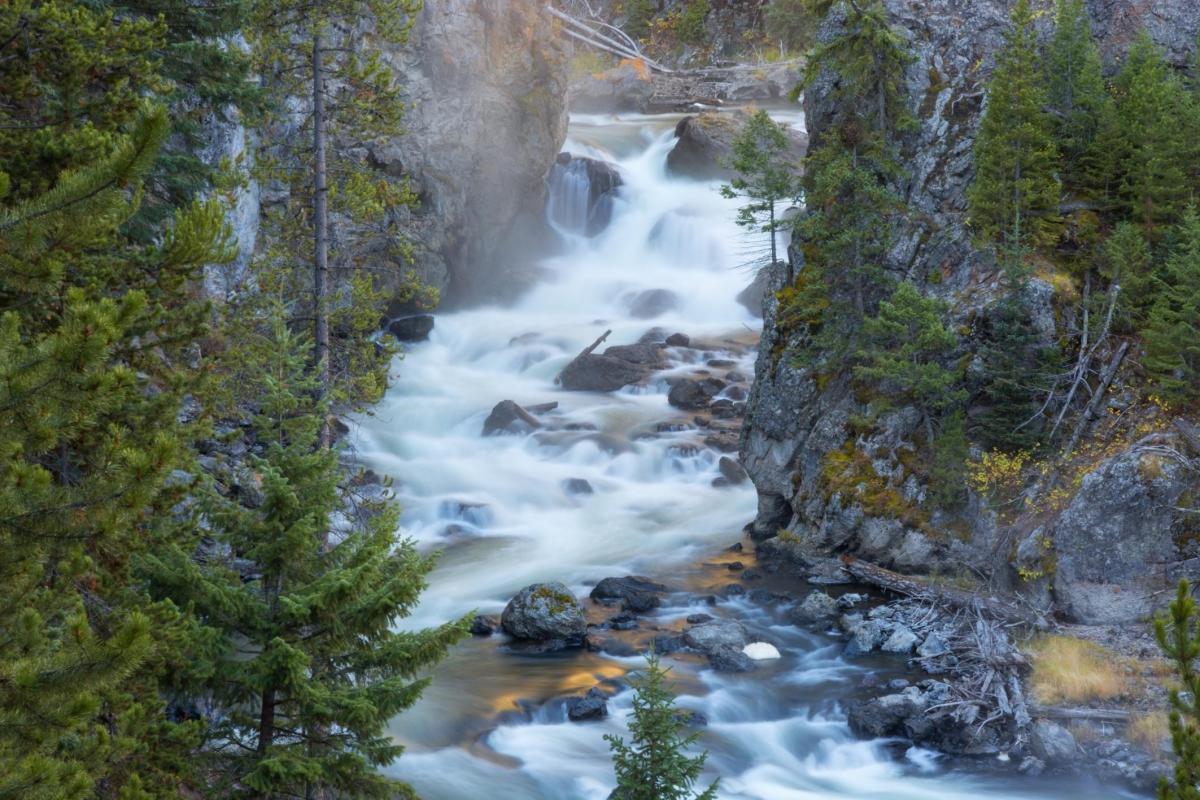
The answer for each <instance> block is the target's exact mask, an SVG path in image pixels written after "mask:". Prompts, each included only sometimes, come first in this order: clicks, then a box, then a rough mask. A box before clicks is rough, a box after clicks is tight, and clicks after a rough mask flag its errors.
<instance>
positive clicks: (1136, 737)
mask: <svg viewBox="0 0 1200 800" xmlns="http://www.w3.org/2000/svg"><path fill="white" fill-rule="evenodd" d="M1125 737H1126V738H1127V739H1129V741H1131V742H1133V743H1134V744H1136V745H1139V746H1140V747H1141V748H1142V749H1143V750H1146V751H1147V752H1149V753H1150V754H1151V755H1158V754H1159V752H1160V751H1161V750H1162V746H1163V742H1165V741H1167V740H1169V739H1170V738H1171V728H1170V725H1169V722H1168V719H1167V712H1165V711H1150V712H1148V713H1145V714H1140V715H1139V716H1137V717H1134V718H1133V720H1132V721H1130V723H1129V727H1127V728H1126V729H1125Z"/></svg>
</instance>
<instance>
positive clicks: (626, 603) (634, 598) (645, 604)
mask: <svg viewBox="0 0 1200 800" xmlns="http://www.w3.org/2000/svg"><path fill="white" fill-rule="evenodd" d="M665 591H667V587H666V586H663V585H662V584H661V583H655V582H654V581H652V580H650V579H649V578H642V577H640V576H638V575H626V576H625V577H623V578H605V579H604V580H602V581H600V582H599V583H597V584H596V588H594V589H592V593H591V598H592V600H593V601H595V602H597V603H601V604H603V605H606V606H611V605H616V604H617V603H620V604H621V607H622V608H624V609H625V610H626V611H632V612H634V613H636V614H641V613H645V612H647V611H651V610H653V609H655V608H658V606H659V605H660V604H661V602H662V599H661V598H660V597H659V595H661V594H662V593H663V592H665Z"/></svg>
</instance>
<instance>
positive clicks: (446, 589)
mask: <svg viewBox="0 0 1200 800" xmlns="http://www.w3.org/2000/svg"><path fill="white" fill-rule="evenodd" d="M780 119H781V120H782V121H786V122H788V123H790V124H797V125H798V124H802V120H801V118H800V116H799V115H798V114H794V113H792V114H787V115H781V116H780ZM677 120H678V117H675V116H656V117H636V116H626V117H622V118H620V119H616V118H611V117H576V118H573V120H572V128H571V138H570V140H569V141H568V143H567V145H566V147H565V149H566V150H567V151H569V152H571V153H573V154H574V155H577V156H589V157H593V158H599V159H603V160H606V161H610V162H612V163H615V164H617V165H618V166H619V168H620V172H621V177H622V180H623V185H622V187H621V188H620V190H619V191H618V194H617V196H616V198H615V199H614V200H613V202H612V209H611V223H610V224H609V226H608V227H607V228H606V229H605V230H604V231H603V232H601V233H600V234H599V235H598V236H596V237H594V238H587V237H586V236H584V235H582V232H583V231H584V229H585V228H586V224H587V216H588V206H587V202H586V200H587V193H588V189H589V187H588V183H587V176H586V172H585V171H584V170H583V169H582V168H581V167H579V166H576V163H577V162H573V163H572V164H571V165H570V166H569V167H568V168H566V169H562V168H558V169H556V171H555V174H554V175H553V176H552V178H551V198H550V201H549V207H548V215H549V219H550V220H551V222H552V223H553V224H554V225H555V226H556V228H557V229H558V230H559V231H560V233H561V235H562V236H563V239H564V252H563V254H562V255H560V256H557V257H555V258H552V259H549V260H548V261H546V262H545V263H544V264H542V265H541V266H542V268H543V269H544V272H545V276H544V279H543V280H542V281H541V282H540V283H539V284H538V285H537V286H536V287H535V288H534V289H533V290H531V291H530V292H529V293H528V294H527V295H526V296H525V297H524V298H523V299H522V300H521V301H520V302H518V303H517V304H516V305H514V306H512V307H509V308H503V309H500V308H482V309H474V310H469V311H461V312H458V313H453V314H446V315H440V316H439V317H438V319H437V326H436V327H435V329H434V331H433V333H432V335H431V338H430V341H429V342H427V343H423V344H420V345H416V346H413V347H410V348H409V351H408V353H407V355H406V356H405V358H404V360H403V361H402V362H400V363H399V364H398V365H397V372H398V376H399V377H398V380H396V382H395V384H394V386H393V387H392V388H391V389H390V390H389V392H388V395H387V397H386V399H385V400H384V402H383V403H382V404H381V405H380V406H379V407H378V408H377V409H376V411H375V413H374V414H373V415H372V416H369V417H364V418H363V419H361V420H360V423H361V425H360V428H359V430H358V432H357V434H356V441H355V443H356V445H357V447H358V450H359V453H360V456H361V457H362V459H363V461H364V462H365V463H366V464H367V465H369V466H371V467H373V468H374V469H376V470H377V471H379V472H381V473H385V474H389V475H391V476H393V477H394V478H395V480H396V493H397V495H398V498H399V500H400V502H401V504H402V505H403V508H404V514H403V519H402V525H403V527H404V531H405V533H406V534H407V535H409V536H411V537H413V538H414V539H416V540H417V541H418V542H419V543H420V545H421V546H422V547H423V548H428V549H442V550H443V551H444V552H443V555H442V558H441V561H440V563H439V566H438V568H437V570H436V571H435V572H434V573H433V574H432V576H431V577H430V583H431V586H430V588H429V590H428V591H427V592H426V593H425V595H424V598H423V600H422V603H421V605H420V607H419V608H418V609H417V611H416V613H415V614H414V615H413V616H412V617H411V618H409V619H407V620H405V622H404V624H405V625H406V626H414V627H415V626H424V625H432V624H437V623H440V622H442V621H445V620H447V619H451V618H454V617H457V616H460V615H462V614H464V613H467V612H469V611H471V610H473V609H474V610H478V611H479V612H481V613H493V614H498V613H499V612H500V610H501V609H502V608H503V607H504V604H505V603H506V602H507V601H508V599H509V598H510V597H511V596H512V595H513V594H514V593H515V592H516V591H517V590H519V589H520V588H521V587H523V586H525V585H527V584H530V583H534V582H541V581H555V580H557V581H561V582H563V583H565V584H567V585H568V586H570V587H571V589H572V590H574V591H575V592H576V594H578V595H579V596H580V597H586V595H587V592H588V591H589V590H590V589H589V584H591V583H594V582H595V581H597V580H599V579H601V578H604V577H607V576H610V575H624V574H642V575H649V576H652V577H655V578H657V579H659V580H661V581H663V582H664V583H666V584H668V585H669V586H671V587H672V588H673V589H676V590H679V591H677V592H675V593H674V594H672V595H671V596H669V597H668V599H667V601H666V603H665V605H664V608H662V609H660V610H659V611H658V612H657V613H656V614H655V615H653V616H652V618H651V619H650V620H648V621H649V622H651V623H653V624H657V625H659V626H661V627H664V628H665V627H669V626H671V625H674V627H676V628H678V627H681V626H682V624H683V618H684V617H685V616H687V615H688V614H689V613H695V612H697V611H700V610H703V611H705V612H706V613H710V614H714V615H720V616H728V617H732V618H736V619H739V620H740V621H742V622H743V623H745V624H746V625H747V627H749V628H750V629H751V630H752V631H753V633H754V638H756V639H759V640H762V641H767V642H770V643H772V644H774V645H776V646H777V647H778V648H779V650H780V651H781V652H782V654H783V657H782V658H781V659H779V660H776V661H770V662H764V663H763V664H762V665H761V666H760V667H759V669H757V670H756V671H754V672H752V673H748V674H739V675H729V674H720V673H715V672H712V671H711V670H709V669H707V667H706V666H705V665H704V664H702V663H701V662H700V661H699V660H697V659H695V658H692V657H690V656H679V657H674V656H672V657H670V658H667V659H665V661H666V663H667V664H668V665H670V666H671V667H672V668H673V677H674V679H675V681H676V683H677V690H678V691H679V692H680V694H681V696H680V700H679V704H680V705H681V706H683V707H685V708H690V709H694V710H697V711H700V712H702V713H703V714H704V715H705V716H706V717H707V719H708V720H709V725H708V727H707V728H705V729H704V735H703V738H702V743H703V746H704V747H705V748H707V749H708V750H709V753H710V755H709V762H708V763H709V767H710V769H711V771H712V772H713V774H714V775H715V774H720V775H721V776H722V792H721V797H722V798H725V799H726V800H734V799H736V800H751V799H752V798H753V799H755V800H817V799H818V798H863V799H864V800H866V799H868V798H869V799H871V800H966V799H967V798H972V800H974V799H976V798H996V799H997V800H999V799H1000V798H1014V799H1026V798H1028V799H1029V800H1033V799H1034V798H1038V799H1039V800H1040V799H1043V798H1044V799H1045V800H1050V798H1055V800H1064V799H1065V798H1098V799H1101V800H1103V798H1116V797H1120V796H1122V795H1121V794H1120V793H1119V792H1118V791H1117V790H1114V789H1111V788H1105V787H1096V786H1083V785H1081V784H1080V783H1079V782H1078V781H1070V782H1055V781H1051V780H1033V779H1018V778H1012V777H1004V776H1001V775H999V774H988V771H987V769H986V767H987V764H980V765H978V766H979V767H980V769H975V770H971V771H967V770H965V769H963V768H962V767H961V766H957V767H955V768H954V769H947V767H946V765H944V764H943V763H941V761H940V760H939V758H938V757H937V756H935V755H934V754H932V753H927V752H923V751H915V750H910V751H908V752H907V753H904V752H903V748H902V747H901V752H900V754H899V756H897V752H896V750H895V744H894V743H893V744H889V743H884V742H861V741H857V740H855V739H853V738H852V737H851V735H850V733H849V731H848V729H847V727H846V725H845V722H844V719H845V718H844V715H843V713H842V711H841V704H842V701H843V700H844V698H846V697H848V696H850V695H852V694H853V691H854V689H855V687H857V686H858V685H859V684H860V683H861V682H862V681H863V679H864V677H866V676H867V675H868V673H869V672H870V671H871V669H872V667H871V666H870V665H865V664H861V663H850V662H846V661H843V660H842V658H841V656H840V652H841V646H840V644H839V643H838V642H837V641H836V640H834V639H832V638H829V637H825V636H822V635H817V634H814V633H811V632H808V631H805V630H801V629H797V628H796V627H794V626H791V625H789V624H786V623H785V621H784V617H783V614H782V613H781V611H780V610H779V609H778V608H775V607H772V606H768V607H762V606H758V605H753V604H750V603H748V602H745V601H742V600H740V599H733V600H723V601H721V602H720V603H719V604H718V605H716V606H715V607H710V606H708V605H703V604H702V601H700V600H698V599H697V598H696V593H697V592H703V591H711V590H713V589H716V588H718V587H719V586H721V585H723V583H728V582H729V574H728V572H727V571H726V570H724V569H723V565H721V564H714V563H713V562H714V561H715V560H717V559H720V558H722V557H725V556H727V554H725V553H724V552H723V551H724V549H725V548H726V547H727V546H728V545H730V544H731V543H733V542H735V541H738V540H739V538H740V536H741V533H740V531H741V528H742V526H743V525H744V524H745V523H746V522H748V521H749V520H750V519H751V518H753V516H754V513H755V495H754V490H753V488H752V487H751V486H750V485H749V484H748V483H747V484H743V485H741V486H734V487H725V488H714V487H713V486H712V481H713V479H714V478H716V477H717V475H718V474H719V473H718V470H717V460H718V458H719V456H720V454H719V453H717V452H715V451H713V450H711V449H708V448H704V447H702V446H698V445H699V444H700V437H699V436H698V434H697V432H696V431H691V430H683V431H674V432H662V431H661V430H660V426H659V423H663V422H669V421H672V420H675V421H677V422H686V421H688V418H689V415H685V414H683V413H681V412H679V411H677V410H676V409H673V408H671V407H670V406H669V405H668V404H667V400H666V394H667V390H668V386H667V384H666V382H665V381H664V380H662V375H661V374H660V375H658V376H656V379H654V380H652V382H651V383H650V384H649V385H647V386H644V387H626V388H625V389H623V390H621V391H619V392H616V393H612V394H592V393H582V392H565V391H562V390H561V389H559V388H558V387H556V386H555V385H554V378H555V376H556V375H557V374H558V372H559V371H560V370H561V369H562V368H563V367H564V366H566V364H567V363H568V362H569V361H570V360H571V359H572V358H574V357H575V355H576V354H578V353H579V351H580V350H582V349H583V348H584V347H586V346H587V345H589V344H591V343H592V342H593V341H594V340H595V339H596V338H597V337H598V336H600V335H601V334H603V333H604V332H605V331H606V330H610V329H611V331H612V334H611V335H610V337H609V339H608V340H607V342H606V343H605V344H604V345H602V346H601V348H600V350H599V351H598V352H602V351H603V349H604V347H606V346H611V345H618V344H630V343H634V342H637V341H638V339H639V338H640V337H641V336H642V335H643V334H645V333H646V332H647V331H648V330H649V329H650V328H652V327H659V328H662V329H664V331H665V333H667V334H669V333H674V332H677V331H678V332H683V333H686V334H687V335H689V336H690V337H691V339H692V343H693V347H697V346H698V343H700V344H699V347H700V349H699V350H685V349H674V348H672V349H669V350H668V351H667V353H668V356H669V357H670V358H671V359H672V364H673V366H672V370H674V371H678V372H679V373H680V374H684V373H690V372H692V371H694V370H695V369H698V368H705V365H704V363H703V362H704V361H706V360H707V359H709V358H714V357H719V358H730V359H732V360H734V361H735V362H736V367H734V369H737V370H738V371H741V372H743V373H744V374H746V375H751V374H752V371H753V359H754V348H753V347H752V346H751V345H752V344H753V341H754V339H755V338H756V335H757V331H758V329H759V328H760V327H761V323H760V322H759V321H758V320H756V319H754V318H753V317H752V316H751V315H750V314H749V313H748V312H747V310H746V309H745V308H743V307H742V306H741V305H739V304H738V303H737V301H736V296H737V294H738V292H740V291H741V290H742V289H743V288H744V287H745V286H746V284H747V283H749V281H750V278H751V274H750V271H749V268H748V267H747V266H746V265H747V262H748V260H750V259H751V258H752V257H753V256H754V255H755V253H756V250H757V251H758V252H761V250H762V249H763V243H762V242H758V243H754V242H753V241H752V240H749V239H748V238H747V236H746V235H745V234H744V233H743V232H742V231H741V230H740V229H739V228H738V227H737V226H736V225H735V224H734V223H733V219H734V215H735V213H736V203H735V202H733V201H729V200H725V199H723V198H721V197H720V195H719V194H718V192H717V191H716V189H717V184H708V183H701V182H696V181H689V180H683V179H678V178H670V177H668V176H667V174H666V171H665V161H666V156H667V153H668V152H669V150H670V148H671V146H672V144H673V142H672V129H673V127H674V124H675V123H676V122H677ZM658 289H665V290H668V291H671V292H674V293H676V294H677V296H678V304H677V305H676V306H675V307H674V308H672V309H669V310H667V311H665V312H664V313H663V314H662V315H660V316H656V317H654V318H653V319H635V318H632V317H631V312H630V309H631V304H632V303H633V302H634V301H635V300H636V298H637V296H638V294H639V293H640V292H644V291H648V290H658ZM660 341H661V339H660ZM728 369H729V368H724V369H720V370H716V369H714V370H712V371H713V373H714V374H716V375H718V376H720V375H722V374H723V373H724V372H726V371H728ZM506 399H509V400H515V401H516V402H518V403H520V404H521V405H524V406H530V405H536V404H540V403H546V402H558V403H559V406H558V408H557V409H556V410H554V411H553V412H550V413H549V414H546V415H545V416H543V417H542V419H543V421H545V422H547V423H552V424H548V425H547V428H552V430H547V429H543V430H541V431H537V432H535V433H533V434H531V435H528V436H493V437H488V438H484V437H482V435H481V431H482V427H483V422H484V419H485V418H486V417H487V415H488V413H489V412H490V411H491V409H492V407H493V406H494V405H495V404H496V403H497V402H499V401H501V400H506ZM569 479H584V480H586V481H588V482H589V484H590V485H591V486H592V487H593V489H594V493H593V494H586V495H572V494H568V493H567V492H566V491H565V490H564V484H565V482H566V481H567V480H569ZM596 619H597V620H599V619H603V616H598V617H596ZM502 641H503V640H502V637H499V636H497V637H492V638H491V639H473V640H471V641H468V642H465V643H464V644H463V645H461V646H460V647H458V648H457V649H456V650H455V652H454V653H453V654H452V655H451V657H450V658H449V659H448V661H447V662H445V663H444V664H443V665H441V666H439V667H438V669H437V672H436V674H435V675H434V678H435V680H434V683H433V685H432V686H431V688H430V689H429V690H428V691H427V692H426V694H425V696H424V698H423V699H422V700H421V701H420V702H419V703H418V705H417V706H416V707H415V708H413V709H412V710H411V711H409V712H406V713H405V714H404V715H402V716H401V717H400V718H399V719H397V720H396V722H395V723H394V725H393V729H392V733H393V735H394V736H395V737H396V739H397V740H398V741H400V742H401V743H403V744H405V745H406V747H407V748H408V749H407V753H406V754H405V756H404V757H403V758H401V759H400V760H399V761H398V762H397V763H396V764H395V765H394V767H392V768H391V769H390V772H391V773H392V774H394V775H396V776H397V777H400V778H402V779H404V780H406V781H408V782H410V783H411V784H413V786H414V787H415V788H416V789H417V791H418V793H419V794H420V795H421V796H422V797H423V798H425V800H466V799H468V798H470V799H473V798H488V799H489V800H533V799H534V798H547V799H548V800H604V798H606V797H607V796H608V794H609V792H610V791H611V789H612V786H613V781H614V779H613V776H612V768H611V765H610V762H609V755H608V746H607V744H606V743H605V742H604V741H603V738H602V737H603V735H604V734H605V733H617V734H623V733H625V720H626V717H627V716H628V713H629V708H630V702H631V694H630V692H628V691H622V692H621V693H619V694H618V695H617V696H616V697H615V698H614V699H612V700H610V701H609V717H608V719H606V720H604V721H602V722H588V723H571V722H568V721H567V720H566V712H565V709H564V707H563V705H562V703H561V702H554V698H562V697H564V696H567V695H571V694H580V693H582V692H584V691H586V690H587V689H588V688H590V687H592V686H593V685H595V684H596V683H597V682H599V681H619V680H620V678H621V677H622V676H623V675H624V674H625V673H626V672H627V671H628V670H631V669H635V668H637V667H638V665H639V664H641V659H640V658H616V657H611V656H605V655H601V654H597V653H592V652H581V653H567V654H562V655H553V656H540V657H534V656H528V655H521V654H519V653H513V652H508V651H506V650H505V649H504V648H503V646H502ZM611 685H616V684H611ZM547 701H550V702H547ZM992 763H994V760H993V762H992Z"/></svg>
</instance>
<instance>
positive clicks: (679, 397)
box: [667, 378, 725, 411]
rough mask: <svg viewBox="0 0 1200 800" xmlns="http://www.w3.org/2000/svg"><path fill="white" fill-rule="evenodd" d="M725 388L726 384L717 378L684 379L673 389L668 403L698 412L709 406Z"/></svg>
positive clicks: (668, 395) (669, 394) (668, 397)
mask: <svg viewBox="0 0 1200 800" xmlns="http://www.w3.org/2000/svg"><path fill="white" fill-rule="evenodd" d="M724 388H725V383H724V382H723V381H720V380H718V379H716V378H704V379H702V380H696V379H694V378H683V379H682V380H678V381H676V382H675V385H674V386H672V387H671V391H670V392H669V393H668V394H667V402H668V403H670V404H671V405H673V406H675V407H676V408H682V409H683V410H685V411H698V410H700V409H702V408H705V407H706V406H708V404H709V402H711V401H712V399H713V398H714V397H716V396H717V394H718V393H719V392H720V391H721V390H722V389H724Z"/></svg>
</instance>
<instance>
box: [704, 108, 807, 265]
mask: <svg viewBox="0 0 1200 800" xmlns="http://www.w3.org/2000/svg"><path fill="white" fill-rule="evenodd" d="M788 150H789V144H788V138H787V134H786V133H785V132H784V130H783V128H782V127H781V126H780V125H779V124H778V123H776V122H775V121H774V120H773V119H771V117H770V116H769V115H768V114H767V112H766V111H763V110H761V109H760V110H758V111H756V112H754V115H753V116H751V117H750V119H749V120H748V121H747V122H746V125H745V127H743V128H742V130H741V131H740V132H739V133H738V135H737V137H735V138H734V140H733V151H732V153H731V155H730V160H729V166H730V167H731V168H732V169H733V170H734V171H735V172H736V173H737V177H735V178H734V179H733V180H731V181H730V182H729V184H728V185H726V186H722V187H721V194H722V195H724V196H725V197H728V198H739V197H741V198H745V199H746V200H747V201H749V202H747V203H746V204H745V205H743V206H742V207H741V208H740V209H739V211H738V217H737V224H738V225H741V226H742V227H744V228H749V229H751V230H756V231H759V232H761V233H765V234H766V235H767V237H768V238H769V240H770V252H771V263H772V264H774V263H775V262H777V261H778V260H779V255H778V253H777V247H776V241H775V240H776V234H777V233H778V231H779V230H780V229H781V228H782V220H781V219H780V218H779V215H778V213H777V207H778V205H779V203H781V202H783V203H787V202H792V201H794V200H795V199H796V198H797V196H798V195H799V194H800V185H799V177H798V176H799V171H798V168H797V166H796V165H795V164H793V163H792V162H791V160H790V156H789V153H788Z"/></svg>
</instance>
